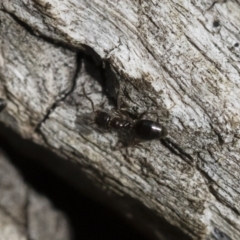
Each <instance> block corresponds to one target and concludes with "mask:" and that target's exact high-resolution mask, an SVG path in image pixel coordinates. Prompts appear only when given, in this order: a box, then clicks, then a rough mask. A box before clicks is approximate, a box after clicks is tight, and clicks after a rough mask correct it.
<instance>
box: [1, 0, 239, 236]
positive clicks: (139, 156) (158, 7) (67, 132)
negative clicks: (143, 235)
mask: <svg viewBox="0 0 240 240" xmlns="http://www.w3.org/2000/svg"><path fill="white" fill-rule="evenodd" d="M0 24H1V25H0V32H1V35H0V81H1V83H0V97H1V98H6V99H7V101H8V107H7V109H6V110H4V112H3V113H2V114H1V116H0V120H1V121H2V122H4V123H5V124H6V125H8V126H10V127H11V128H13V129H14V130H15V131H16V132H18V133H19V134H20V135H21V136H23V137H25V138H28V139H32V140H33V141H35V142H36V143H38V144H41V145H43V146H45V147H47V148H49V149H50V150H52V151H55V152H56V153H57V154H59V155H61V156H62V157H64V158H66V159H68V160H71V161H73V162H77V163H78V164H79V165H80V167H81V169H82V170H83V171H84V172H85V173H86V174H87V175H88V177H89V178H91V179H92V180H93V181H94V182H95V183H96V184H97V185H98V186H99V188H102V190H103V191H105V192H107V193H109V194H115V195H116V196H118V198H120V196H121V197H124V196H126V204H127V197H131V199H135V200H137V201H138V202H140V203H142V204H143V205H144V206H145V208H146V209H150V212H151V214H152V216H154V217H155V218H156V219H158V218H159V219H163V220H164V221H166V222H168V223H170V224H172V225H173V226H175V227H178V228H179V229H181V231H183V232H184V233H185V234H186V235H188V236H190V237H191V238H193V239H236V240H239V239H240V167H239V162H240V152H239V148H240V125H239V123H240V74H239V73H240V64H239V57H240V47H239V42H240V33H239V25H240V3H239V1H219V2H213V1H210V0H202V1H195V0H193V1H187V0H186V1H185V0H180V1H173V0H162V1H154V0H152V1H130V0H120V1H106V0H105V1H100V0H94V1H84V0H78V1H75V0H64V1H56V0H51V1H47V0H15V1H10V0H0ZM82 52H85V53H87V54H88V55H90V56H91V57H92V58H93V59H94V61H95V63H96V64H95V65H94V64H93V63H91V62H89V61H88V60H82V55H81V54H82ZM84 83H85V88H86V92H87V93H90V94H89V97H91V99H92V100H93V101H94V103H95V104H96V106H98V107H100V104H101V103H102V102H104V101H106V102H105V104H104V108H106V109H111V108H113V107H115V105H114V103H116V93H117V91H118V90H119V89H120V91H121V94H122V96H123V99H124V103H125V104H126V105H127V106H128V107H129V111H130V112H131V113H132V114H133V115H134V116H136V115H137V114H138V113H141V112H143V111H145V110H159V112H160V115H161V114H162V115H163V117H166V112H167V111H168V112H169V114H168V115H169V116H168V123H166V122H165V123H164V124H165V125H166V126H167V128H168V131H169V135H168V137H167V138H166V140H164V141H161V142H160V141H153V142H151V143H144V144H143V146H144V147H138V148H129V149H128V153H127V151H126V149H124V148H123V149H120V150H114V148H115V147H116V145H117V144H118V141H119V138H120V136H119V135H118V134H117V133H115V132H104V133H102V132H100V131H99V129H98V128H97V127H96V126H94V125H89V124H88V122H89V121H87V120H89V119H88V118H90V115H91V106H90V103H89V101H87V100H86V98H85V97H84V96H83V94H82V86H83V84H84ZM102 89H103V91H101V90H102ZM148 117H149V118H150V117H151V116H148ZM115 198H116V199H117V197H115ZM116 201H117V200H116ZM113 205H114V204H113ZM134 206H135V205H134V204H133V205H132V206H131V208H128V210H127V211H126V212H124V211H123V212H124V215H126V217H128V218H129V219H131V221H133V222H135V221H137V219H136V218H135V216H136V215H135V214H136V213H137V212H138V209H137V208H134ZM141 222H142V224H143V226H145V229H146V230H147V231H149V232H151V233H152V237H155V238H156V239H168V238H167V237H166V235H165V233H164V230H163V229H162V228H161V226H159V225H158V224H157V221H152V222H151V220H150V218H146V219H144V217H143V219H142V220H141ZM150 223H151V224H150ZM141 228H144V227H142V226H141Z"/></svg>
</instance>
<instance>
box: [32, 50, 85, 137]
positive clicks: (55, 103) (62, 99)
mask: <svg viewBox="0 0 240 240" xmlns="http://www.w3.org/2000/svg"><path fill="white" fill-rule="evenodd" d="M81 60H82V54H81V52H77V53H76V70H75V73H74V76H73V79H72V86H71V88H70V90H69V91H67V92H66V93H65V94H64V95H63V96H62V97H61V98H60V99H58V100H56V101H55V102H54V103H53V104H52V106H51V107H50V108H49V109H48V111H47V113H46V114H45V116H44V118H43V119H42V120H41V121H40V122H39V123H38V124H37V126H36V128H35V132H37V133H38V132H39V129H40V128H41V125H42V124H43V123H44V122H46V121H47V119H48V118H49V116H50V115H51V113H52V112H53V111H54V110H55V109H56V107H57V106H58V105H59V103H60V102H62V101H64V100H65V99H66V98H67V97H68V96H69V95H70V94H71V93H72V92H73V91H74V89H75V86H76V82H77V78H78V74H79V71H80V69H81V65H82V64H81V62H82V61H81Z"/></svg>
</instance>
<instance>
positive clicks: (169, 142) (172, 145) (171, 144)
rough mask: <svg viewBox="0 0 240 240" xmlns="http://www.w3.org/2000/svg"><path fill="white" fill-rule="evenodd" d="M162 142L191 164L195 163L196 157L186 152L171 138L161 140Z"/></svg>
mask: <svg viewBox="0 0 240 240" xmlns="http://www.w3.org/2000/svg"><path fill="white" fill-rule="evenodd" d="M160 142H161V143H162V144H163V146H165V147H166V148H168V149H169V150H170V151H171V152H172V153H173V154H175V155H177V156H179V157H181V158H182V159H183V160H184V161H186V162H187V163H188V164H190V165H194V159H193V158H192V156H191V155H190V154H188V153H186V152H185V151H184V150H183V149H182V148H181V147H180V146H179V145H178V144H176V143H174V142H173V141H172V140H171V139H169V138H166V139H162V140H160Z"/></svg>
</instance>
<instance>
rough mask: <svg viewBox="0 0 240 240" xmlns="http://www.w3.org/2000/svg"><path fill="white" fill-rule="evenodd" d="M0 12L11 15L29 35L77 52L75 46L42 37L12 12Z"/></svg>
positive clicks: (3, 10)
mask: <svg viewBox="0 0 240 240" xmlns="http://www.w3.org/2000/svg"><path fill="white" fill-rule="evenodd" d="M0 11H2V12H4V13H6V14H9V16H11V17H12V18H13V20H14V21H16V22H17V23H18V24H19V25H20V26H21V27H23V28H24V29H25V30H26V31H27V32H28V33H29V34H31V35H32V36H34V37H36V38H39V39H42V40H43V41H44V42H47V43H49V44H52V45H54V46H56V47H62V48H64V49H68V50H70V51H77V49H76V48H75V47H73V46H70V45H68V44H66V43H64V42H61V41H58V40H55V39H52V38H50V37H48V36H45V35H42V34H41V33H39V32H38V31H37V30H36V29H33V28H32V27H30V26H29V25H28V24H26V23H25V22H23V21H22V20H21V19H20V18H19V17H17V16H16V15H14V14H13V13H11V12H8V11H7V10H5V9H0Z"/></svg>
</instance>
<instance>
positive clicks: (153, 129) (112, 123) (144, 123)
mask: <svg viewBox="0 0 240 240" xmlns="http://www.w3.org/2000/svg"><path fill="white" fill-rule="evenodd" d="M83 94H84V96H85V97H86V98H87V99H88V100H89V101H90V102H91V105H92V111H93V113H94V115H95V116H94V123H96V124H97V125H98V127H100V128H104V129H107V130H109V129H114V130H119V129H124V130H129V131H131V143H130V145H134V144H136V141H135V140H136V139H137V140H138V141H141V140H145V141H150V140H156V139H162V138H165V137H166V136H167V134H168V132H167V129H166V128H165V127H164V126H162V125H161V124H160V123H158V122H155V121H152V120H146V119H141V118H142V117H143V116H144V115H146V114H148V113H156V112H143V113H142V114H140V116H139V117H138V118H137V119H136V120H133V119H131V118H130V117H129V116H128V115H127V113H126V112H125V111H123V110H122V109H120V108H119V104H118V109H117V110H113V112H114V114H115V115H118V117H113V116H112V115H110V114H109V113H107V112H105V111H101V110H96V111H95V109H94V103H93V101H92V99H90V98H89V97H88V96H87V94H86V92H85V89H84V87H83ZM118 103H119V99H118ZM126 118H127V119H126Z"/></svg>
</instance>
